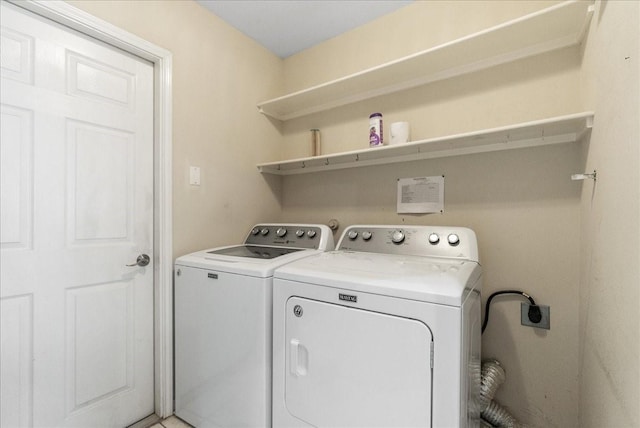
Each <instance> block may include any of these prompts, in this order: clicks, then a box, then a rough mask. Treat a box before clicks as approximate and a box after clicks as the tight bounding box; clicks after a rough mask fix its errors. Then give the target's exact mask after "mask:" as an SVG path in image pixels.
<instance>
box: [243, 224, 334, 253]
mask: <svg viewBox="0 0 640 428" xmlns="http://www.w3.org/2000/svg"><path fill="white" fill-rule="evenodd" d="M328 235H331V231H330V230H329V228H328V227H327V226H323V225H315V224H256V225H255V226H253V228H252V229H251V231H250V232H249V235H247V238H246V239H245V241H244V243H245V245H268V246H274V247H291V248H310V249H322V250H326V249H328V248H325V247H326V245H327V244H325V242H326V241H328V238H329V236H328ZM330 238H331V245H332V244H333V236H330Z"/></svg>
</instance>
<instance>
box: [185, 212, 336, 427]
mask: <svg viewBox="0 0 640 428" xmlns="http://www.w3.org/2000/svg"><path fill="white" fill-rule="evenodd" d="M333 246H334V245H333V235H332V232H331V230H329V228H328V227H327V226H324V225H316V224H314V225H307V224H260V225H256V226H255V227H253V228H252V229H251V231H250V232H249V234H248V236H247V238H246V239H245V242H244V244H242V245H234V246H228V247H221V248H214V249H210V250H204V251H199V252H196V253H193V254H189V255H186V256H182V257H180V258H178V259H177V260H176V263H175V284H174V293H175V297H174V301H175V307H174V316H175V413H176V415H177V416H179V417H180V418H182V419H184V420H185V421H187V422H189V423H190V424H192V425H194V426H196V427H199V428H202V427H224V428H228V427H269V426H271V355H272V352H271V343H272V337H271V332H272V325H271V322H272V320H271V308H272V281H273V272H274V270H275V269H276V268H277V267H279V266H282V265H284V264H286V263H290V262H292V261H294V260H299V259H302V258H304V257H309V256H311V255H314V254H317V253H319V252H321V251H326V250H332V249H333Z"/></svg>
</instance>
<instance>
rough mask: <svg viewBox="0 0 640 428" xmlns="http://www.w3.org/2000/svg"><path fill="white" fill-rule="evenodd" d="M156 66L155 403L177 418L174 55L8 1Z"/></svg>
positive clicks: (72, 12) (77, 13)
mask: <svg viewBox="0 0 640 428" xmlns="http://www.w3.org/2000/svg"><path fill="white" fill-rule="evenodd" d="M7 1H9V2H10V3H13V4H15V5H16V6H18V7H21V8H23V9H26V10H29V11H31V12H33V13H36V14H38V15H41V16H44V17H45V18H48V19H50V20H51V21H54V22H57V23H59V24H62V25H66V26H67V27H70V28H72V29H74V30H76V31H79V32H81V33H83V34H85V35H88V36H90V37H92V38H94V39H97V40H99V41H102V42H105V43H108V44H110V45H112V46H115V47H117V48H119V49H121V50H123V51H125V52H128V53H131V54H133V55H136V56H138V57H141V58H143V59H145V60H147V61H149V62H151V63H153V66H154V144H153V152H154V156H153V157H154V165H153V170H154V177H153V182H154V255H155V260H154V262H155V265H154V266H155V272H154V360H155V361H154V367H155V368H154V385H155V386H154V391H155V392H154V393H155V397H154V401H155V411H156V414H158V415H159V416H161V417H167V416H170V415H172V414H173V316H172V315H173V293H172V283H173V244H172V211H171V209H172V207H171V201H172V197H171V195H172V180H171V177H172V170H171V161H172V159H171V146H172V139H171V134H172V80H171V79H172V53H171V52H170V51H168V50H166V49H163V48H161V47H159V46H156V45H154V44H152V43H149V42H148V41H146V40H144V39H142V38H140V37H138V36H135V35H133V34H131V33H128V32H127V31H124V30H122V29H120V28H118V27H116V26H114V25H113V24H110V23H108V22H106V21H103V20H101V19H99V18H96V17H95V16H93V15H90V14H88V13H86V12H84V11H82V10H80V9H77V8H75V7H73V6H71V5H69V4H67V3H65V2H63V1H34V0H27V1H24V0H7Z"/></svg>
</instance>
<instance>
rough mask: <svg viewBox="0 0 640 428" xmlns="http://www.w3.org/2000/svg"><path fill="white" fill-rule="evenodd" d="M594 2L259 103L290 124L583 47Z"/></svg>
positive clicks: (572, 4) (563, 6)
mask: <svg viewBox="0 0 640 428" xmlns="http://www.w3.org/2000/svg"><path fill="white" fill-rule="evenodd" d="M592 15H593V1H584V0H571V1H566V2H563V3H560V4H557V5H555V6H552V7H549V8H547V9H543V10H541V11H538V12H535V13H532V14H529V15H526V16H523V17H521V18H518V19H514V20H511V21H508V22H505V23H503V24H500V25H497V26H495V27H491V28H489V29H486V30H484V31H480V32H477V33H474V34H471V35H468V36H465V37H462V38H460V39H457V40H454V41H451V42H448V43H445V44H442V45H439V46H435V47H432V48H429V49H427V50H424V51H422V52H418V53H415V54H412V55H409V56H406V57H404V58H400V59H398V60H394V61H391V62H388V63H386V64H382V65H379V66H377V67H373V68H370V69H367V70H364V71H361V72H358V73H355V74H351V75H349V76H345V77H342V78H340V79H336V80H333V81H330V82H326V83H323V84H321V85H317V86H313V87H311V88H308V89H304V90H301V91H298V92H294V93H291V94H288V95H285V96H282V97H279V98H275V99H272V100H268V101H264V102H262V103H259V104H258V110H259V111H260V112H261V113H263V114H265V115H267V116H271V117H273V118H275V119H279V120H289V119H294V118H296V117H301V116H305V115H307V114H311V113H317V112H320V111H325V110H328V109H331V108H334V107H338V106H342V105H346V104H350V103H353V102H357V101H362V100H366V99H369V98H372V97H375V96H379V95H384V94H389V93H393V92H397V91H400V90H403V89H408V88H412V87H416V86H420V85H423V84H425V83H429V82H435V81H438V80H443V79H447V78H450V77H454V76H459V75H462V74H465V73H470V72H474V71H478V70H482V69H486V68H489V67H492V66H494V65H498V64H504V63H507V62H510V61H515V60H518V59H521V58H526V57H530V56H533V55H537V54H540V53H543V52H549V51H552V50H555V49H559V48H563V47H568V46H572V45H576V44H579V43H580V42H581V41H582V39H583V37H584V34H585V33H586V29H587V26H588V24H589V21H590V20H591V16H592Z"/></svg>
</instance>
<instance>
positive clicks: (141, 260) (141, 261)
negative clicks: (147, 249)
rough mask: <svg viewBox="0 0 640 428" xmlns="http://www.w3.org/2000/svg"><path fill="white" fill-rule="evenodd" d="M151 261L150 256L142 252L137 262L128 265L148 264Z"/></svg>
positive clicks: (141, 265)
mask: <svg viewBox="0 0 640 428" xmlns="http://www.w3.org/2000/svg"><path fill="white" fill-rule="evenodd" d="M150 261H151V259H150V258H149V256H147V255H146V254H140V255H139V256H138V258H137V259H136V262H135V263H133V264H130V265H127V266H140V267H143V266H146V265H148V264H149V262H150Z"/></svg>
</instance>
